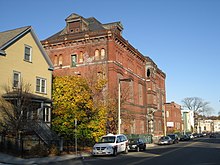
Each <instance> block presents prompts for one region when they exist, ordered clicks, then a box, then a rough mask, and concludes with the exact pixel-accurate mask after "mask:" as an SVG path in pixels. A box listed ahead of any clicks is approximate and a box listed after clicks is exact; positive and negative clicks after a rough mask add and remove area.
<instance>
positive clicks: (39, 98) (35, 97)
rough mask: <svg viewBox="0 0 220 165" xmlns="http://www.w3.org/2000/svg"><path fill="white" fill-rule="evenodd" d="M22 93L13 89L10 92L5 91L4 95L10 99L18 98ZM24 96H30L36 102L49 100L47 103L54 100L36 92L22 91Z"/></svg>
mask: <svg viewBox="0 0 220 165" xmlns="http://www.w3.org/2000/svg"><path fill="white" fill-rule="evenodd" d="M19 95H20V93H19V92H17V91H13V92H8V93H5V94H3V95H2V97H3V98H5V99H6V100H8V99H16V98H18V97H19ZM21 95H22V96H25V97H27V98H30V99H31V100H32V101H35V102H39V101H40V102H41V101H43V102H47V103H51V102H52V100H51V99H49V98H46V97H43V96H39V95H35V94H32V93H27V92H22V93H21Z"/></svg>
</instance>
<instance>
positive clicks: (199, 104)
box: [182, 97, 213, 116]
mask: <svg viewBox="0 0 220 165" xmlns="http://www.w3.org/2000/svg"><path fill="white" fill-rule="evenodd" d="M182 103H183V105H182V106H183V108H186V109H188V110H192V111H194V112H195V113H196V114H198V115H199V114H200V115H203V116H204V115H205V114H206V115H208V114H210V113H211V112H212V111H213V109H212V108H211V107H210V106H209V102H207V101H204V100H203V99H201V98H199V97H187V98H184V99H183V100H182Z"/></svg>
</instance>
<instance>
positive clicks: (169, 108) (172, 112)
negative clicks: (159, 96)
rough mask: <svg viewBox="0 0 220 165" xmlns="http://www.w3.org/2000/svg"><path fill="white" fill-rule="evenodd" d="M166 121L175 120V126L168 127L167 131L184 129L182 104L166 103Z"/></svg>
mask: <svg viewBox="0 0 220 165" xmlns="http://www.w3.org/2000/svg"><path fill="white" fill-rule="evenodd" d="M165 109H166V121H167V122H173V127H167V133H173V132H175V131H176V132H181V131H182V116H181V107H180V105H178V104H176V103H174V102H171V103H166V104H165Z"/></svg>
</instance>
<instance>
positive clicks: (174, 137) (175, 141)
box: [167, 134, 179, 144]
mask: <svg viewBox="0 0 220 165" xmlns="http://www.w3.org/2000/svg"><path fill="white" fill-rule="evenodd" d="M167 136H169V137H170V138H171V139H172V140H173V144H175V143H179V137H178V135H177V134H169V135H167Z"/></svg>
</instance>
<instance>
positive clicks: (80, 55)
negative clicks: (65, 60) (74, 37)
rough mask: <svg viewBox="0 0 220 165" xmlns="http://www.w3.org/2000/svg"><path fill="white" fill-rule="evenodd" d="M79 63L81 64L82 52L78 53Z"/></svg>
mask: <svg viewBox="0 0 220 165" xmlns="http://www.w3.org/2000/svg"><path fill="white" fill-rule="evenodd" d="M79 62H83V52H82V51H81V52H80V53H79Z"/></svg>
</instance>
